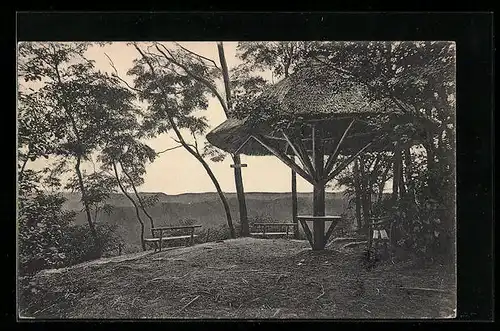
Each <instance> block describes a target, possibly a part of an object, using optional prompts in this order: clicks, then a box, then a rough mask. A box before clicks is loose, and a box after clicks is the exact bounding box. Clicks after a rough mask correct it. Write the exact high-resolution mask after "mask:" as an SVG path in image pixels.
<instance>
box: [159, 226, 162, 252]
mask: <svg viewBox="0 0 500 331" xmlns="http://www.w3.org/2000/svg"><path fill="white" fill-rule="evenodd" d="M162 238H163V230H162V229H160V240H159V243H158V244H159V247H158V250H159V251H160V252H161V239H162Z"/></svg>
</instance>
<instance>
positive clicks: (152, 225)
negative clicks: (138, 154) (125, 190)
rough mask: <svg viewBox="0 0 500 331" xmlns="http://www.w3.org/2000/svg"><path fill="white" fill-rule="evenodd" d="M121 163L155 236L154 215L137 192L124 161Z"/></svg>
mask: <svg viewBox="0 0 500 331" xmlns="http://www.w3.org/2000/svg"><path fill="white" fill-rule="evenodd" d="M120 165H121V167H122V171H123V173H124V174H125V176H127V178H128V180H129V182H130V185H131V186H132V189H133V190H134V194H135V196H136V197H137V201H139V205H140V207H141V209H142V211H143V212H144V214H145V215H146V217H147V218H148V219H149V223H150V226H151V236H153V229H154V227H155V224H154V221H153V217H151V215H149V213H148V211H147V209H146V206H145V205H144V202H143V201H142V198H141V197H140V196H139V192H137V188H136V187H135V184H134V181H133V180H132V178H131V177H130V175H129V174H128V173H127V171H125V169H124V168H123V163H121V162H120ZM118 180H119V179H118Z"/></svg>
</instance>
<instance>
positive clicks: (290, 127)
mask: <svg viewBox="0 0 500 331" xmlns="http://www.w3.org/2000/svg"><path fill="white" fill-rule="evenodd" d="M236 113H237V114H239V118H230V119H228V120H226V121H225V122H223V123H222V124H221V125H219V126H218V127H216V128H215V129H214V130H212V131H211V132H210V133H209V134H208V135H207V139H208V141H209V142H210V143H211V144H213V145H215V146H217V147H219V148H221V149H223V150H225V151H227V152H232V153H234V152H238V153H241V154H246V155H270V153H269V151H268V150H267V149H265V148H264V147H263V146H261V145H260V144H259V143H258V142H257V141H255V140H253V139H249V137H250V136H251V135H252V134H255V133H258V134H262V135H264V136H266V137H267V138H268V139H270V140H271V141H272V143H273V144H274V146H275V147H277V148H279V149H280V150H286V146H287V142H286V140H284V138H283V134H282V131H284V132H285V133H286V134H287V135H289V136H293V137H296V138H297V139H301V140H302V141H303V143H304V145H305V147H306V149H308V150H310V149H311V141H310V139H309V141H308V138H310V137H311V134H310V131H311V124H313V123H314V124H315V125H316V126H317V127H320V128H321V129H322V130H323V135H324V137H325V138H326V139H330V140H333V141H335V140H337V141H338V139H340V137H341V135H342V134H343V132H344V130H345V128H346V127H347V126H348V125H349V123H350V122H351V120H352V119H354V118H356V119H357V121H356V122H355V124H354V125H353V126H352V127H351V130H350V131H349V135H348V136H347V139H346V140H345V141H344V143H343V144H342V146H343V149H342V154H351V153H352V151H354V150H358V149H359V148H361V146H364V145H365V144H366V143H368V142H370V141H375V142H376V143H375V144H374V145H373V146H372V149H380V148H382V147H383V146H386V145H387V143H388V141H387V140H380V141H377V140H378V139H379V138H380V136H381V134H382V133H383V132H386V131H387V130H392V128H394V126H395V123H396V122H394V121H395V120H397V122H398V123H401V119H402V118H403V117H407V116H403V113H402V112H401V111H399V109H398V108H397V107H396V105H395V104H394V103H393V102H392V101H391V100H389V99H387V98H378V99H375V98H374V97H373V95H372V94H370V93H369V91H368V90H367V88H366V87H365V86H364V85H362V84H360V83H356V82H354V81H352V80H351V79H349V78H347V77H344V76H341V75H340V74H338V73H337V72H334V71H332V70H329V69H328V68H326V67H324V66H322V67H309V68H304V69H302V70H300V71H297V72H296V73H294V74H292V75H290V76H289V77H287V78H285V79H283V80H281V81H280V82H278V83H276V84H274V85H273V86H271V87H270V88H268V89H266V90H265V91H263V92H262V94H261V95H260V96H259V97H258V98H257V99H256V100H255V101H254V102H253V103H252V104H251V105H248V106H247V108H246V109H237V110H236ZM406 120H408V118H407V119H406ZM403 122H404V121H403ZM245 142H246V143H245ZM244 143H245V145H244V146H243V147H242V145H243V144H244ZM325 145H326V153H328V152H330V151H329V150H328V144H325ZM287 153H288V154H292V151H291V150H287Z"/></svg>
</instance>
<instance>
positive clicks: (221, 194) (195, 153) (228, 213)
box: [135, 45, 236, 238]
mask: <svg viewBox="0 0 500 331" xmlns="http://www.w3.org/2000/svg"><path fill="white" fill-rule="evenodd" d="M135 48H136V49H137V51H138V52H139V54H141V56H142V58H143V59H144V60H145V61H146V63H147V64H148V66H149V68H150V69H151V72H152V74H153V76H154V78H155V79H157V78H158V77H157V76H156V70H155V68H154V67H153V65H152V64H151V62H150V61H149V59H148V58H147V56H145V55H144V53H143V52H142V50H141V49H140V48H139V47H138V46H137V45H136V46H135ZM157 86H158V88H159V89H160V91H161V93H162V94H163V96H164V98H165V100H166V99H167V97H166V95H167V93H166V92H165V89H164V87H163V86H162V85H160V84H157ZM167 109H169V108H168V105H167V107H166V108H164V111H165V115H166V116H167V119H168V122H169V123H170V125H171V127H172V129H173V130H174V132H175V135H176V136H177V138H178V139H179V142H180V143H181V145H182V147H184V149H186V150H187V151H188V152H189V153H190V154H191V155H192V156H194V157H195V158H196V159H197V160H198V161H199V162H200V163H201V165H202V166H203V168H204V169H205V171H206V172H207V174H208V176H209V177H210V179H211V180H212V183H214V186H215V189H216V190H217V193H218V195H219V198H220V200H221V202H222V204H223V206H224V211H225V212H226V219H227V225H228V227H229V231H230V235H231V238H236V234H235V231H234V226H233V219H232V218H231V210H230V209H229V204H228V202H227V199H226V197H225V196H224V192H222V189H221V187H220V185H219V182H218V181H217V178H216V177H215V175H214V173H213V172H212V169H210V167H209V166H208V164H207V162H206V161H205V160H204V159H203V157H202V156H201V155H200V153H199V152H198V151H197V150H196V151H195V150H194V149H193V148H191V147H190V145H189V144H188V143H186V141H185V140H184V137H183V136H182V134H181V132H180V131H179V128H178V127H177V123H175V121H174V118H173V117H172V115H171V114H170V113H169V112H168V110H167Z"/></svg>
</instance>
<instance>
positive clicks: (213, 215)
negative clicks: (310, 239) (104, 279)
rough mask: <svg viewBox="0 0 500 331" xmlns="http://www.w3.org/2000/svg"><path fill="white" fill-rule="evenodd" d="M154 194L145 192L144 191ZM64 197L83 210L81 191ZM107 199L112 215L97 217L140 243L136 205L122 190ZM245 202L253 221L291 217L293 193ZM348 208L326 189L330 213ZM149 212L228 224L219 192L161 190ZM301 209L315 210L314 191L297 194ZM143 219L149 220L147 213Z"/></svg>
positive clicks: (234, 208) (172, 219) (233, 204)
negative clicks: (312, 192)
mask: <svg viewBox="0 0 500 331" xmlns="http://www.w3.org/2000/svg"><path fill="white" fill-rule="evenodd" d="M142 194H144V193H142ZM152 194H153V193H146V194H144V195H145V196H148V195H152ZM65 197H66V198H67V199H68V201H67V202H66V204H65V208H67V209H70V210H78V211H80V210H81V202H80V197H79V195H78V194H71V193H65ZM227 198H228V203H229V206H230V209H231V214H232V217H233V220H234V223H235V224H237V223H238V222H239V221H238V220H239V210H238V200H237V197H236V194H235V193H228V194H227ZM107 203H109V204H111V205H112V206H114V210H113V211H112V212H111V214H109V215H107V214H104V213H100V214H99V215H98V220H97V221H98V222H102V223H107V224H113V225H117V226H118V231H119V233H120V235H121V236H122V237H123V238H124V239H125V243H126V244H129V245H130V246H134V247H137V246H138V245H139V243H140V240H139V236H138V233H139V229H140V227H139V223H138V222H137V219H136V216H135V209H134V207H133V206H132V205H131V203H130V202H129V201H128V200H127V198H126V197H125V196H124V195H121V194H113V195H112V196H111V197H110V199H109V200H108V201H107ZM246 203H247V210H248V217H249V219H250V221H252V220H254V219H261V220H262V219H264V220H265V219H274V220H281V221H291V213H292V202H291V198H290V193H247V194H246ZM345 209H346V201H345V199H344V197H343V196H342V194H341V193H327V195H326V212H327V214H342V213H343V212H345ZM148 212H149V214H150V215H151V216H152V217H153V219H154V220H155V225H156V226H160V225H171V224H178V222H179V221H180V220H186V219H192V220H195V221H196V223H197V224H201V225H202V226H203V228H204V229H207V228H218V227H221V226H224V225H225V224H227V223H226V216H225V213H224V209H223V207H222V204H221V202H220V200H219V197H218V195H217V194H216V193H187V194H180V195H167V194H164V193H159V202H158V203H157V204H156V205H155V206H153V207H150V208H148ZM298 212H299V214H310V213H311V212H312V194H310V193H299V194H298ZM141 215H142V212H141ZM143 216H145V215H143ZM144 219H145V220H147V219H146V218H145V217H144ZM76 224H86V219H85V214H84V213H83V212H81V211H80V212H79V214H78V215H77V217H76ZM145 225H146V233H149V229H150V225H149V222H146V224H145ZM129 251H130V250H129Z"/></svg>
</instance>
